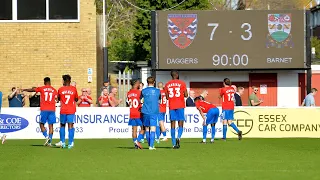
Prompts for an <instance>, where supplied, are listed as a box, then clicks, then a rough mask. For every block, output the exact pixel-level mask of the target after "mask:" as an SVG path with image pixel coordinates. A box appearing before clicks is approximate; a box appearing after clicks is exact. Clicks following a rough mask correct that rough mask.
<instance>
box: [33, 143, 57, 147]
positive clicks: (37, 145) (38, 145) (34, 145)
mask: <svg viewBox="0 0 320 180" xmlns="http://www.w3.org/2000/svg"><path fill="white" fill-rule="evenodd" d="M30 146H32V147H43V148H60V147H57V146H51V147H49V146H44V145H40V144H32V145H30Z"/></svg>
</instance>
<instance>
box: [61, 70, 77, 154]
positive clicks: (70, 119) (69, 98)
mask: <svg viewBox="0 0 320 180" xmlns="http://www.w3.org/2000/svg"><path fill="white" fill-rule="evenodd" d="M62 79H63V86H62V87H61V88H59V90H58V100H60V101H61V108H60V141H61V147H62V148H65V147H66V145H65V141H66V137H65V126H66V123H68V136H69V140H68V148H69V149H71V148H73V146H74V143H73V140H74V133H75V132H74V127H73V124H74V119H75V113H76V104H77V103H76V102H77V101H78V93H77V89H76V88H75V87H74V86H70V83H71V76H70V75H63V76H62Z"/></svg>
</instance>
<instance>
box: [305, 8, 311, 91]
mask: <svg viewBox="0 0 320 180" xmlns="http://www.w3.org/2000/svg"><path fill="white" fill-rule="evenodd" d="M310 15H311V12H310V11H306V67H307V89H306V90H307V93H310V92H311V88H312V84H311V79H312V69H311V58H312V57H311V32H312V27H311V24H310Z"/></svg>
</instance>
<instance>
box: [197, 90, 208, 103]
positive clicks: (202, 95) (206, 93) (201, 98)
mask: <svg viewBox="0 0 320 180" xmlns="http://www.w3.org/2000/svg"><path fill="white" fill-rule="evenodd" d="M208 94H209V93H208V91H207V90H203V91H202V93H201V94H200V96H198V98H200V100H202V101H205V98H206V97H207V96H208Z"/></svg>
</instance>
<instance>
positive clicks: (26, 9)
mask: <svg viewBox="0 0 320 180" xmlns="http://www.w3.org/2000/svg"><path fill="white" fill-rule="evenodd" d="M17 7H18V10H17V13H18V20H37V19H38V20H46V0H18V1H17Z"/></svg>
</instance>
